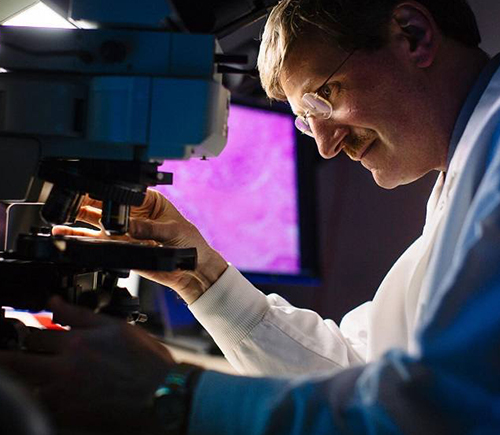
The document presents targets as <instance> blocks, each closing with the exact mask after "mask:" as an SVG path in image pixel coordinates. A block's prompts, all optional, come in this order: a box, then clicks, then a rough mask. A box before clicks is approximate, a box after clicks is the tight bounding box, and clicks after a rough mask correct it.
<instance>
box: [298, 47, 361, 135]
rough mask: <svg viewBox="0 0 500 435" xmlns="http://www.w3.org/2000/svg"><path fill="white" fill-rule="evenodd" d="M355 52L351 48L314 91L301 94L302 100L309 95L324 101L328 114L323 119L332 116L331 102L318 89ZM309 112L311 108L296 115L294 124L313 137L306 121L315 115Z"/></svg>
mask: <svg viewBox="0 0 500 435" xmlns="http://www.w3.org/2000/svg"><path fill="white" fill-rule="evenodd" d="M355 52H356V49H354V50H352V51H351V52H350V53H349V54H348V55H347V56H346V58H345V59H344V60H343V61H342V62H341V63H340V65H339V66H338V67H337V68H335V70H334V71H333V72H332V73H331V74H330V75H329V76H328V78H327V79H326V80H325V81H324V82H323V83H322V85H321V86H319V87H318V88H317V89H316V91H314V92H306V93H305V94H304V95H302V101H303V100H304V97H305V96H307V95H310V96H312V97H313V98H314V99H316V100H319V101H321V102H323V103H325V104H326V105H327V106H328V107H329V114H328V116H323V119H330V118H331V117H332V114H333V106H332V103H331V102H330V101H328V100H327V99H326V98H324V97H322V96H321V95H319V91H321V89H322V88H323V87H324V86H325V85H326V84H327V83H328V82H329V81H330V80H331V78H332V77H333V76H334V75H335V74H337V73H338V72H339V70H340V69H341V68H342V67H343V66H344V64H345V63H346V62H347V61H348V60H349V59H350V58H351V56H352V55H353V54H354V53H355ZM310 112H311V109H309V110H307V111H306V112H305V114H304V115H298V116H297V117H296V118H295V122H294V125H295V127H296V128H297V130H299V131H300V132H301V133H303V134H306V135H308V136H310V137H314V134H313V132H312V130H311V126H310V125H309V122H308V121H307V119H308V118H310V117H311V116H315V115H311V113H310ZM300 123H302V124H303V125H304V126H305V128H302V127H301V126H299V125H300Z"/></svg>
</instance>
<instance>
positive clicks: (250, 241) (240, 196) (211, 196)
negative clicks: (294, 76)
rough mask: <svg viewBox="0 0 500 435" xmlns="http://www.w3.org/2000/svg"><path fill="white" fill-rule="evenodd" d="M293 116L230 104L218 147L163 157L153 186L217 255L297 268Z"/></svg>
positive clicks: (282, 269)
mask: <svg viewBox="0 0 500 435" xmlns="http://www.w3.org/2000/svg"><path fill="white" fill-rule="evenodd" d="M295 156H296V152H295V134H294V126H293V118H292V117H291V116H290V115H287V114H281V113H276V112H271V111H266V110H261V109H255V108H249V107H244V106H237V105H232V106H231V110H230V116H229V140H228V143H227V145H226V148H225V149H224V151H223V152H222V154H221V155H220V156H219V157H217V158H214V159H209V160H207V161H202V160H198V159H196V160H195V159H191V160H187V161H166V162H165V163H164V164H163V165H162V167H161V170H163V171H166V172H173V174H174V184H173V185H172V186H158V187H157V190H159V191H161V192H162V193H163V194H164V195H165V196H166V197H167V198H169V199H170V200H171V201H172V202H173V203H174V204H175V205H176V207H178V208H179V210H180V211H181V212H182V213H183V214H184V216H186V217H187V218H188V219H189V220H190V221H191V222H193V223H194V224H195V225H196V226H197V227H198V228H199V229H200V231H201V233H202V234H203V235H204V237H205V238H206V239H207V240H208V242H209V243H210V244H211V245H212V246H213V247H214V248H215V249H217V250H218V251H219V252H220V253H221V254H222V255H223V257H224V258H225V259H226V260H227V261H229V262H231V263H232V264H234V265H235V266H236V267H237V268H238V269H240V270H242V271H246V272H256V273H279V274H297V273H299V272H300V249H299V222H298V204H297V201H298V198H297V175H296V164H295V159H296V157H295Z"/></svg>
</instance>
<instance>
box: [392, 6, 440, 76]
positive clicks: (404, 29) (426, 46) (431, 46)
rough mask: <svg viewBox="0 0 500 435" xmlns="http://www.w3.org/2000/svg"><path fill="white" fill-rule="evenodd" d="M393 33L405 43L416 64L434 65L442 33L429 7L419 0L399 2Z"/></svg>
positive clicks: (394, 12)
mask: <svg viewBox="0 0 500 435" xmlns="http://www.w3.org/2000/svg"><path fill="white" fill-rule="evenodd" d="M391 33H392V36H396V37H398V39H399V40H400V41H401V42H402V43H403V44H404V45H403V48H404V49H405V50H406V52H407V55H408V56H409V57H410V60H412V61H413V62H414V63H415V65H417V66H418V67H419V68H427V67H429V66H430V65H432V63H433V62H434V58H435V55H436V52H437V48H438V45H439V41H440V39H441V34H440V32H439V29H438V27H437V24H436V22H435V21H434V18H433V17H432V15H431V13H430V12H429V11H428V10H427V8H425V7H424V6H423V5H421V4H420V3H417V2H405V3H400V4H398V5H397V6H396V7H395V8H394V10H393V14H392V25H391Z"/></svg>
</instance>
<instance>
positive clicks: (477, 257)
mask: <svg viewBox="0 0 500 435" xmlns="http://www.w3.org/2000/svg"><path fill="white" fill-rule="evenodd" d="M478 43H479V34H478V31H477V28H476V25H475V20H474V17H473V15H472V13H471V11H470V9H469V7H468V5H467V3H466V1H465V0H463V1H462V0H453V1H452V0H449V1H445V0H442V1H439V2H437V1H433V0H420V1H411V0H410V1H394V0H366V1H362V0H359V1H356V0H351V1H346V0H342V1H341V0H302V1H301V0H284V1H282V2H281V3H280V4H279V5H278V6H277V7H276V8H275V9H274V10H273V12H272V13H271V15H270V17H269V20H268V23H267V25H266V29H265V31H264V35H263V42H262V47H261V53H260V56H259V69H260V73H261V78H262V82H263V85H264V88H265V89H266V91H267V93H268V95H270V96H271V97H274V98H278V99H287V100H288V101H289V103H290V105H291V107H292V109H293V110H294V112H295V113H296V114H297V116H298V118H297V121H296V125H297V127H298V128H299V129H301V130H302V131H303V132H304V133H306V134H310V135H312V136H313V137H314V138H315V140H316V142H317V144H318V149H319V151H320V153H321V154H322V155H323V156H324V157H325V158H331V157H334V156H335V155H337V154H338V153H339V152H340V151H344V152H345V153H347V154H348V155H349V156H350V157H351V158H352V159H354V160H358V161H360V162H361V164H362V165H363V166H365V167H366V168H367V169H369V170H370V171H371V172H372V174H373V177H374V179H375V181H376V183H378V184H379V185H380V186H383V187H386V188H393V187H396V186H398V185H401V184H405V183H410V182H412V181H414V180H416V179H418V178H420V177H422V176H423V175H424V174H426V173H428V172H429V171H432V170H439V171H441V175H440V177H439V179H438V181H437V184H436V186H435V188H434V191H433V193H432V195H431V198H430V200H429V204H428V213H427V221H426V226H425V228H424V231H423V234H422V236H421V237H420V238H419V239H418V240H417V241H416V242H415V243H414V244H413V245H412V246H411V247H410V248H409V249H408V250H407V252H406V253H405V254H403V256H402V257H401V258H400V259H399V260H398V262H397V263H396V264H395V265H394V267H393V268H392V270H391V271H390V272H389V274H388V276H387V277H386V279H385V280H384V282H383V283H382V285H381V287H380V288H379V290H378V292H377V294H376V296H375V298H374V300H373V301H372V302H371V303H369V304H365V305H363V306H361V307H359V308H357V309H356V310H354V311H353V312H351V313H349V314H348V315H347V316H346V318H345V319H344V321H343V322H342V325H341V327H338V326H337V325H335V324H334V323H333V322H331V321H329V320H323V319H321V318H320V317H319V316H318V315H316V314H315V313H313V312H310V311H305V310H299V309H296V308H294V307H291V306H290V305H289V304H287V303H286V302H285V301H284V300H283V299H281V298H280V297H278V296H276V295H271V296H267V297H266V296H264V295H263V294H262V293H260V292H259V291H258V290H257V289H255V288H254V287H253V286H252V285H251V284H250V283H248V282H246V281H245V280H244V278H243V277H242V276H241V275H239V273H238V272H237V271H236V270H235V269H234V268H233V267H232V266H228V265H227V263H226V262H225V261H224V260H223V259H222V258H221V256H220V255H219V254H218V253H216V252H215V251H214V250H213V249H212V248H210V247H209V246H208V245H207V243H206V242H205V241H204V239H203V238H202V236H201V235H200V234H199V233H198V231H197V230H196V229H195V228H194V227H193V226H192V225H191V224H190V223H189V222H187V221H185V220H184V219H183V218H182V216H180V214H179V213H178V212H177V210H175V208H174V207H173V206H172V205H171V204H170V203H168V201H166V200H165V199H163V198H161V197H160V196H159V195H158V194H156V193H154V192H151V193H150V194H149V195H148V197H147V199H146V202H145V204H143V206H142V207H140V208H139V209H137V210H136V211H135V218H134V219H133V220H132V222H131V230H130V235H131V237H133V238H135V239H148V240H155V241H157V242H159V243H169V244H172V245H177V246H196V247H197V248H198V252H199V257H200V264H199V266H198V268H197V270H196V271H194V272H193V273H185V272H175V273H173V274H161V273H156V274H149V278H151V279H154V280H157V281H159V282H162V283H164V284H166V285H168V286H170V287H172V288H173V289H174V290H176V291H177V292H178V293H179V295H181V297H183V298H184V300H185V301H186V302H187V303H188V304H189V306H190V309H191V310H192V312H193V313H194V314H195V315H196V316H197V318H198V319H199V320H200V322H201V323H202V324H203V325H204V326H205V327H206V328H207V330H208V331H209V332H210V333H211V334H212V335H213V336H214V338H215V340H216V342H217V343H218V344H219V346H220V347H221V349H222V350H223V351H224V353H225V355H226V357H227V359H228V360H229V361H230V362H231V363H232V364H233V366H235V367H236V368H237V369H238V370H239V371H240V372H242V373H243V374H259V375H265V376H267V377H261V378H249V377H233V376H229V375H222V374H219V373H215V372H207V371H206V372H200V371H199V370H197V369H196V368H194V367H185V366H183V367H179V366H176V365H175V364H174V363H173V361H172V359H171V358H170V356H169V354H168V353H167V352H166V351H164V350H163V349H161V348H160V347H158V346H157V345H156V343H155V342H154V341H152V340H151V339H150V338H149V337H148V336H146V335H145V334H142V333H141V332H140V331H139V330H137V329H133V328H131V327H128V326H127V325H124V324H121V323H119V322H117V321H115V320H112V319H108V318H106V317H103V316H95V315H93V314H92V313H89V312H87V311H85V310H82V309H80V308H77V307H70V306H67V305H65V304H64V303H62V302H61V301H60V300H57V299H56V300H53V301H52V308H53V310H54V313H55V316H56V317H57V319H58V320H59V321H61V322H63V323H67V324H69V325H71V326H72V327H73V328H72V330H71V331H70V332H68V333H65V334H49V333H47V332H42V333H40V334H38V335H37V336H34V337H33V339H32V341H31V343H28V347H29V348H31V349H32V350H38V351H43V352H45V353H47V355H34V356H33V355H29V354H24V355H23V354H21V355H19V354H16V355H13V354H8V355H5V354H4V355H2V357H1V358H2V361H3V363H4V364H5V365H8V366H10V367H12V368H13V369H14V370H15V371H17V372H18V373H20V374H21V375H24V376H25V377H27V378H28V379H30V380H31V383H32V384H34V385H36V391H37V394H38V395H39V396H40V397H41V398H42V399H43V400H45V401H46V403H48V405H49V407H50V409H51V411H52V413H53V414H55V415H58V416H59V417H60V418H61V419H62V420H64V422H65V423H68V421H69V423H70V424H71V423H73V424H76V421H75V419H76V418H78V423H81V422H82V421H87V420H93V421H91V423H94V425H102V424H106V425H107V426H112V427H115V428H120V429H121V430H122V431H123V430H124V429H123V425H125V427H129V428H130V427H132V426H134V427H137V426H141V425H142V426H144V427H148V425H153V423H154V424H156V423H158V422H160V424H161V422H163V423H164V429H165V432H164V433H185V432H186V431H189V433H190V434H238V435H240V434H341V433H342V434H343V433H350V434H372V433H376V434H402V433H404V434H412V433H415V434H445V433H446V434H448V433H449V434H457V433H461V434H462V433H463V434H468V433H480V434H496V433H499V431H500V411H499V410H498V400H499V397H500V352H499V351H498V345H499V343H500V316H498V308H497V307H498V306H499V304H500V267H498V264H499V261H498V260H499V259H500V243H499V242H500V231H499V229H500V151H499V150H498V146H499V145H500V141H499V137H500V136H499V132H500V88H499V86H498V84H499V83H500V72H498V71H497V69H498V66H499V63H500V60H499V59H498V58H496V59H494V60H492V61H490V60H489V59H488V57H487V56H486V54H485V53H484V52H482V51H481V50H480V49H479V48H478V47H477V45H478ZM98 205H99V204H97V203H88V204H87V206H86V207H84V208H83V209H82V212H81V217H82V219H84V220H86V221H88V222H91V223H94V224H97V223H98V220H99V217H100V212H99V210H98V208H97V207H98ZM228 230H229V229H228ZM55 232H58V233H59V234H68V233H69V234H88V232H86V231H84V230H73V229H67V228H58V229H56V230H55ZM92 234H93V233H92ZM95 235H97V234H95ZM173 379H177V380H178V382H177V383H175V382H173ZM165 385H166V386H167V387H168V388H162V386H165ZM176 389H177V391H175V390H176ZM155 392H156V396H157V397H156V399H155ZM132 396H133V399H132ZM89 424H90V423H89ZM186 427H187V429H186ZM150 429H151V430H155V428H153V427H151V428H150ZM168 430H170V432H168Z"/></svg>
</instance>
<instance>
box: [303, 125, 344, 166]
mask: <svg viewBox="0 0 500 435" xmlns="http://www.w3.org/2000/svg"><path fill="white" fill-rule="evenodd" d="M309 125H310V126H311V131H312V133H313V135H314V139H315V141H316V145H317V146H318V151H319V153H320V154H321V157H323V158H325V159H331V158H333V157H335V156H336V155H337V154H338V153H340V151H342V148H344V139H345V138H346V136H347V135H348V134H349V129H348V128H347V127H345V126H339V125H335V124H334V123H333V122H332V120H331V119H321V120H319V119H316V118H311V119H310V120H309Z"/></svg>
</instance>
